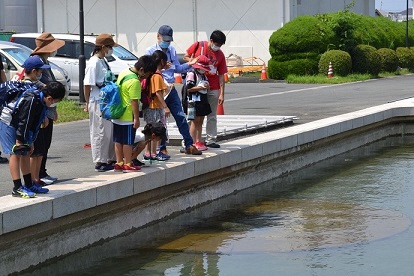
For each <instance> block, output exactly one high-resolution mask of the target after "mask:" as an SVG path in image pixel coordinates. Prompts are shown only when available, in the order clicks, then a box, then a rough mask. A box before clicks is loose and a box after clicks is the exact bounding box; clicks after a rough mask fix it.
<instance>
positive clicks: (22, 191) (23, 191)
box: [12, 186, 36, 198]
mask: <svg viewBox="0 0 414 276" xmlns="http://www.w3.org/2000/svg"><path fill="white" fill-rule="evenodd" d="M12 196H18V197H21V198H32V197H35V196H36V194H35V193H33V192H32V191H30V190H29V189H27V188H26V187H24V186H20V188H19V189H17V190H15V189H13V191H12Z"/></svg>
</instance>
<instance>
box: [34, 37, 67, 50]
mask: <svg viewBox="0 0 414 276" xmlns="http://www.w3.org/2000/svg"><path fill="white" fill-rule="evenodd" d="M63 45H65V41H63V40H60V39H56V38H54V37H53V35H52V34H51V33H42V34H41V35H40V36H38V37H37V38H36V49H34V51H33V52H32V55H38V54H49V53H52V52H54V51H56V50H57V49H59V48H60V47H62V46H63Z"/></svg>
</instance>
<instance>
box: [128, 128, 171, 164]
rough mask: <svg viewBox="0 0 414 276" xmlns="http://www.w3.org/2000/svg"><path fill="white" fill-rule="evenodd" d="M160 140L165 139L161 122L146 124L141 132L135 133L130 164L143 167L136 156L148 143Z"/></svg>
mask: <svg viewBox="0 0 414 276" xmlns="http://www.w3.org/2000/svg"><path fill="white" fill-rule="evenodd" d="M162 139H167V135H166V129H165V126H164V124H163V123H161V122H156V123H153V124H146V125H145V127H144V129H143V130H142V132H138V131H137V133H136V135H135V144H134V149H133V150H132V162H133V163H134V165H136V166H143V165H145V163H142V162H141V161H139V160H138V159H137V157H138V155H139V154H140V153H141V152H142V151H143V150H144V148H145V146H146V145H147V144H148V143H150V142H156V141H161V140H162Z"/></svg>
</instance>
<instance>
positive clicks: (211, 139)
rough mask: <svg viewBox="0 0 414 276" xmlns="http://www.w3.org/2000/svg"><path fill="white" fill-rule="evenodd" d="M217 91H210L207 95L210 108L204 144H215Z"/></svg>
mask: <svg viewBox="0 0 414 276" xmlns="http://www.w3.org/2000/svg"><path fill="white" fill-rule="evenodd" d="M218 93H219V91H218V90H211V91H210V92H208V93H207V99H208V103H209V104H210V107H211V113H210V114H208V115H207V125H206V134H207V135H206V144H207V145H208V144H215V143H216V142H217V105H218Z"/></svg>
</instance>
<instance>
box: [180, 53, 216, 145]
mask: <svg viewBox="0 0 414 276" xmlns="http://www.w3.org/2000/svg"><path fill="white" fill-rule="evenodd" d="M209 62H210V61H209V59H208V58H207V57H205V56H200V57H199V59H198V62H197V63H196V64H194V65H193V68H194V69H193V70H190V71H189V72H188V73H187V78H186V86H187V92H188V98H189V99H188V100H189V101H193V102H194V103H195V118H194V120H193V121H192V122H191V125H190V134H191V137H192V138H193V140H194V145H195V147H196V148H197V149H198V150H201V151H203V150H207V147H206V146H205V145H204V142H203V141H202V137H201V135H202V130H203V121H204V117H205V116H207V115H208V114H210V113H211V108H210V104H209V103H208V99H207V92H208V91H209V89H210V85H209V83H208V81H207V77H206V76H205V72H208V71H209V70H210V67H209Z"/></svg>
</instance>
